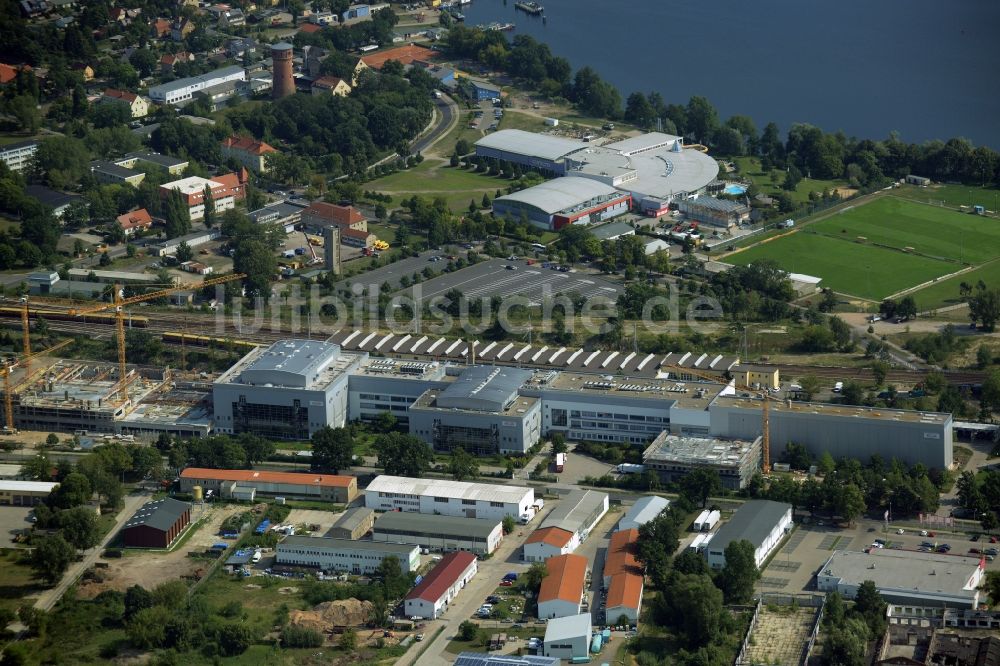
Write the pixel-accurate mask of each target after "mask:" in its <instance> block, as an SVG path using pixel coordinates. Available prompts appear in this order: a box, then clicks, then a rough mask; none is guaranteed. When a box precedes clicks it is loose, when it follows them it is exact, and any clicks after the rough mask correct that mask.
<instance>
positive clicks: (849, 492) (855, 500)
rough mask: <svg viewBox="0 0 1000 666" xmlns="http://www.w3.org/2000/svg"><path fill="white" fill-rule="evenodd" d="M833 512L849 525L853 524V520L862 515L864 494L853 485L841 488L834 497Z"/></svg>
mask: <svg viewBox="0 0 1000 666" xmlns="http://www.w3.org/2000/svg"><path fill="white" fill-rule="evenodd" d="M833 510H834V513H836V514H837V515H838V516H840V517H841V518H843V519H844V520H846V521H847V522H848V523H849V524H852V523H854V520H855V519H856V518H857V517H858V516H860V515H861V514H862V513H864V510H865V496H864V493H862V492H861V489H860V488H858V487H857V486H856V485H855V484H853V483H847V484H845V485H843V486H841V487H840V488H839V489H838V491H837V493H836V495H835V497H834V502H833Z"/></svg>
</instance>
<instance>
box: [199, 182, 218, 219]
mask: <svg viewBox="0 0 1000 666" xmlns="http://www.w3.org/2000/svg"><path fill="white" fill-rule="evenodd" d="M202 197H203V199H204V201H205V217H204V218H203V219H202V222H204V223H205V226H206V227H207V228H209V229H211V228H212V227H214V226H215V199H213V198H212V188H211V187H209V186H208V185H205V190H204V192H202Z"/></svg>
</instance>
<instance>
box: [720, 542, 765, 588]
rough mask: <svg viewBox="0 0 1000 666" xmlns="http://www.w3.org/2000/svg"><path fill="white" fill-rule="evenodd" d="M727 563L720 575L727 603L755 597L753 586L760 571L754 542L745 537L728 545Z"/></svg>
mask: <svg viewBox="0 0 1000 666" xmlns="http://www.w3.org/2000/svg"><path fill="white" fill-rule="evenodd" d="M725 553H726V564H725V566H724V567H723V568H722V573H721V575H720V580H721V583H722V585H721V587H722V591H723V593H724V594H725V598H726V603H730V604H745V603H748V602H749V601H750V599H751V598H753V588H754V584H755V583H756V582H757V579H758V578H760V571H759V570H758V569H757V562H756V560H755V558H754V547H753V544H752V543H750V542H749V541H747V540H745V539H740V540H739V541H733V542H731V543H730V544H729V545H728V546H726V551H725Z"/></svg>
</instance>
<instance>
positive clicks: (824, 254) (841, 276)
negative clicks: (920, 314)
mask: <svg viewBox="0 0 1000 666" xmlns="http://www.w3.org/2000/svg"><path fill="white" fill-rule="evenodd" d="M852 238H853V236H852ZM759 259H774V260H776V261H777V262H778V265H780V266H781V267H782V268H783V269H785V270H786V271H789V272H793V273H806V274H808V275H815V276H817V277H821V278H823V282H822V284H821V286H823V287H829V288H831V289H833V290H834V291H837V292H840V293H844V294H851V295H854V296H860V297H863V298H868V299H872V300H881V299H883V298H885V297H886V296H889V295H890V294H894V293H896V292H897V291H901V290H903V289H906V288H907V287H912V286H914V285H917V284H920V283H922V282H926V281H928V280H933V279H934V278H936V277H940V276H942V275H947V274H948V273H951V272H953V271H955V270H956V269H957V268H958V266H957V265H956V264H953V263H949V262H945V261H940V260H938V259H929V258H927V257H921V256H917V255H913V254H906V253H904V252H897V251H895V250H889V249H885V248H881V247H875V246H873V245H868V244H861V243H856V242H852V241H847V240H842V239H840V238H830V237H828V236H821V235H818V234H814V233H810V232H809V231H806V230H803V231H798V232H794V233H791V234H788V235H786V236H782V237H779V238H775V239H774V240H771V241H768V242H766V243H761V244H760V245H755V246H753V247H751V248H749V249H747V250H741V251H738V252H735V253H733V254H731V255H728V256H727V257H726V258H725V261H726V262H728V263H733V264H739V265H743V266H745V265H747V264H751V263H753V262H754V261H757V260H759Z"/></svg>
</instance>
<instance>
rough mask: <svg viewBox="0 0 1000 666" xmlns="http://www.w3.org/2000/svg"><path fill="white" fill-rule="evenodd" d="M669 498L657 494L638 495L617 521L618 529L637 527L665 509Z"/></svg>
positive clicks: (668, 503) (668, 504)
mask: <svg viewBox="0 0 1000 666" xmlns="http://www.w3.org/2000/svg"><path fill="white" fill-rule="evenodd" d="M669 506H670V500H668V499H667V498H665V497H660V496H659V495H647V496H646V497H640V498H639V499H637V500H636V501H635V504H633V505H632V506H630V507H629V509H628V511H626V512H625V515H623V516H622V517H621V520H619V521H618V529H619V530H630V529H639V528H640V527H642V526H643V525H645V524H646V523H648V522H649V521H651V520H653V519H654V518H656V517H657V516H658V515H660V514H661V513H663V512H664V511H666V510H667V508H668V507H669Z"/></svg>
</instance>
